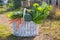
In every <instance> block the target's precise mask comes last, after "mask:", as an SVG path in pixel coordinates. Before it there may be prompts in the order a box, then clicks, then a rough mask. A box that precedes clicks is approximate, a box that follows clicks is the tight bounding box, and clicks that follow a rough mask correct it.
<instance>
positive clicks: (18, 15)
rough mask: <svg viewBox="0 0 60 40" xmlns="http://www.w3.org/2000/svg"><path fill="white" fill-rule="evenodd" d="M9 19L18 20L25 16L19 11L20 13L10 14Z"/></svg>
mask: <svg viewBox="0 0 60 40" xmlns="http://www.w3.org/2000/svg"><path fill="white" fill-rule="evenodd" d="M8 17H9V18H10V19H12V20H14V19H16V18H22V17H23V14H22V12H21V11H18V12H10V13H8Z"/></svg>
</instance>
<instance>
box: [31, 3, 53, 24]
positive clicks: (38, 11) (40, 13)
mask: <svg viewBox="0 0 60 40" xmlns="http://www.w3.org/2000/svg"><path fill="white" fill-rule="evenodd" d="M50 10H52V6H51V5H48V4H47V3H45V2H42V4H41V5H39V4H38V3H34V4H33V7H32V12H33V13H32V18H33V21H34V22H35V23H41V22H42V21H43V20H44V19H46V18H47V17H48V15H49V11H50Z"/></svg>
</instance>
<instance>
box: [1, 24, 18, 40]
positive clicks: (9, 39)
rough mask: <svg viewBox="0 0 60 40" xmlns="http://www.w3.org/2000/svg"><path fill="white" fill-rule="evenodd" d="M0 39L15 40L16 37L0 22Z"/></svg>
mask: <svg viewBox="0 0 60 40" xmlns="http://www.w3.org/2000/svg"><path fill="white" fill-rule="evenodd" d="M0 40H17V37H15V36H13V35H12V32H11V29H10V28H9V27H7V26H5V25H1V24H0Z"/></svg>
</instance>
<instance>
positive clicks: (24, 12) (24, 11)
mask: <svg viewBox="0 0 60 40" xmlns="http://www.w3.org/2000/svg"><path fill="white" fill-rule="evenodd" d="M26 10H27V9H26V8H24V10H23V20H24V16H25V14H26Z"/></svg>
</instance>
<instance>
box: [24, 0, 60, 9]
mask: <svg viewBox="0 0 60 40" xmlns="http://www.w3.org/2000/svg"><path fill="white" fill-rule="evenodd" d="M42 1H44V2H46V3H48V4H51V5H52V6H53V7H55V6H56V5H57V6H58V7H59V8H60V0H30V1H29V0H26V1H25V2H24V4H25V5H24V6H26V5H30V6H31V5H32V4H33V3H34V2H38V3H39V4H40V3H41V2H42Z"/></svg>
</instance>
